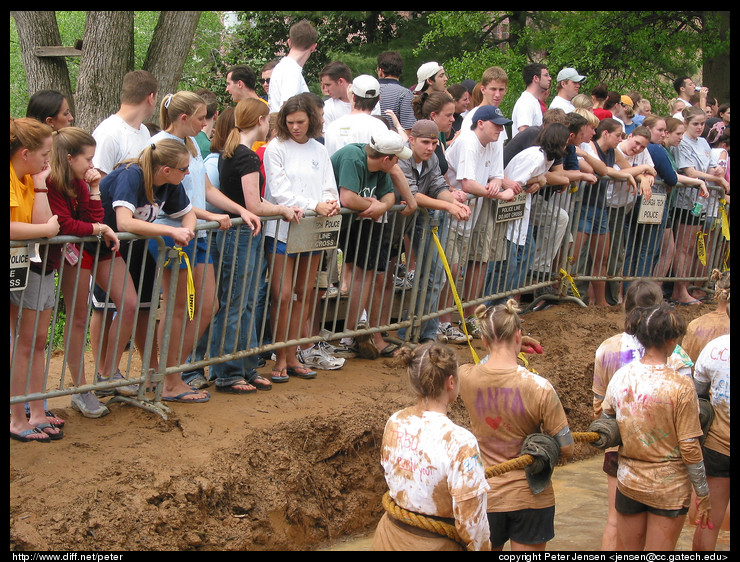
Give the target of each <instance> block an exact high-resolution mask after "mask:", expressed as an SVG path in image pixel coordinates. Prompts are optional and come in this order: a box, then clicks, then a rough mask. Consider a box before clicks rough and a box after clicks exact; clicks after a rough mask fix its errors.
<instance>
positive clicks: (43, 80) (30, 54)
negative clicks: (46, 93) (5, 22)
mask: <svg viewBox="0 0 740 562" xmlns="http://www.w3.org/2000/svg"><path fill="white" fill-rule="evenodd" d="M10 14H11V15H12V16H13V19H15V24H16V28H17V29H18V42H19V44H20V50H21V55H22V57H23V67H24V69H25V71H26V84H27V87H28V93H29V94H31V95H33V94H34V93H35V92H38V91H39V90H57V91H58V92H61V93H62V94H63V95H64V96H65V97H66V98H67V100H68V102H69V107H70V110H71V111H72V115H75V116H76V115H77V112H76V111H75V104H74V99H73V97H72V87H71V84H70V81H69V70H68V69H67V61H66V60H65V59H64V57H37V56H36V47H40V46H61V44H62V38H61V36H60V34H59V27H58V26H57V19H56V15H55V13H54V12H53V11H11V12H10ZM20 78H21V77H11V80H14V79H15V80H19V79H20ZM13 117H25V114H24V115H14V116H13Z"/></svg>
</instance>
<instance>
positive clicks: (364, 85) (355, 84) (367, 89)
mask: <svg viewBox="0 0 740 562" xmlns="http://www.w3.org/2000/svg"><path fill="white" fill-rule="evenodd" d="M350 90H351V91H352V93H353V94H354V95H356V96H359V97H361V98H377V97H378V96H379V95H380V82H378V81H377V79H375V78H373V77H372V76H370V75H369V74H360V75H359V76H357V77H356V78H355V79H354V80H352V86H351V87H350Z"/></svg>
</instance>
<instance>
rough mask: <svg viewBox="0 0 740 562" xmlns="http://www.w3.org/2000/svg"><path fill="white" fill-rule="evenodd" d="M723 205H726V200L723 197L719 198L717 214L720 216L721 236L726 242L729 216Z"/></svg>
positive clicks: (728, 235)
mask: <svg viewBox="0 0 740 562" xmlns="http://www.w3.org/2000/svg"><path fill="white" fill-rule="evenodd" d="M725 205H727V201H726V200H724V199H720V201H719V214H720V217H721V218H722V236H724V237H725V240H727V241H728V242H729V241H730V218H729V217H728V216H727V209H726V208H725Z"/></svg>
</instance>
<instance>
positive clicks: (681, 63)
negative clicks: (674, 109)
mask: <svg viewBox="0 0 740 562" xmlns="http://www.w3.org/2000/svg"><path fill="white" fill-rule="evenodd" d="M722 17H725V16H723V15H721V14H719V13H717V12H700V11H694V12H688V11H552V12H537V11H526V12H521V11H510V12H493V11H492V12H457V11H454V12H453V11H449V12H441V11H440V12H435V13H434V14H433V15H430V17H429V22H430V25H431V29H430V31H429V32H428V33H427V34H426V35H425V37H424V40H423V42H422V44H421V47H420V48H424V47H425V46H426V45H427V44H433V43H435V42H436V41H438V40H439V38H443V37H455V38H458V42H459V46H460V50H461V51H462V52H460V53H459V54H457V55H455V56H452V57H450V58H449V59H448V60H446V61H445V63H444V64H445V68H446V70H447V73H448V75H449V76H450V78H451V80H453V81H459V80H462V79H465V78H473V79H475V78H476V76H480V73H481V72H482V70H483V69H485V68H487V67H488V66H492V65H496V66H501V67H502V68H504V69H505V70H506V71H507V73H508V75H509V91H508V94H507V97H506V99H505V101H504V103H503V104H502V106H503V109H504V112H507V110H508V111H510V110H511V108H512V107H513V104H514V103H515V101H516V98H517V97H518V95H519V92H520V91H521V90H522V89H523V84H522V82H521V77H520V73H521V69H522V68H523V66H524V65H526V64H527V63H529V62H534V61H536V62H543V63H544V64H546V65H547V66H548V68H549V69H550V72H551V74H552V75H553V77H554V76H555V75H556V74H557V72H558V71H559V70H560V69H561V68H564V67H574V68H576V69H577V70H578V72H579V73H581V74H585V75H587V76H588V82H587V83H586V84H585V90H586V91H590V88H591V87H593V86H595V85H596V84H598V83H599V82H602V81H603V82H606V83H607V84H608V85H609V87H610V89H614V90H617V91H625V92H626V91H629V90H638V91H641V92H645V95H646V96H648V97H652V98H653V99H654V100H655V101H656V102H658V101H664V100H666V99H668V98H671V97H674V96H675V93H674V92H673V90H672V87H671V82H672V80H673V78H675V77H676V76H678V75H680V74H687V75H694V74H696V73H697V72H698V71H699V69H701V67H702V65H703V64H704V63H705V62H706V61H707V60H708V59H710V58H712V57H718V56H727V61H728V66H729V42H730V38H729V29H725V28H724V27H723V26H722V25H721V19H722ZM471 75H472V76H471ZM553 95H554V88H553Z"/></svg>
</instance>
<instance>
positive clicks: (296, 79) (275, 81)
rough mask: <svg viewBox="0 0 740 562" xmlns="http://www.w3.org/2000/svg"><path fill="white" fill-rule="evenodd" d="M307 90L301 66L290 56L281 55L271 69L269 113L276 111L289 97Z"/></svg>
mask: <svg viewBox="0 0 740 562" xmlns="http://www.w3.org/2000/svg"><path fill="white" fill-rule="evenodd" d="M303 92H308V85H307V84H306V80H305V79H304V78H303V67H302V66H301V65H300V64H298V63H297V62H296V61H295V60H293V59H292V58H290V57H283V58H282V59H280V62H278V63H277V64H276V65H275V68H273V69H272V74H271V75H270V93H269V96H268V105H269V107H270V113H277V112H278V111H280V108H281V107H282V106H283V104H284V103H285V102H286V101H288V99H289V98H291V97H293V96H295V95H296V94H302V93H303Z"/></svg>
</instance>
